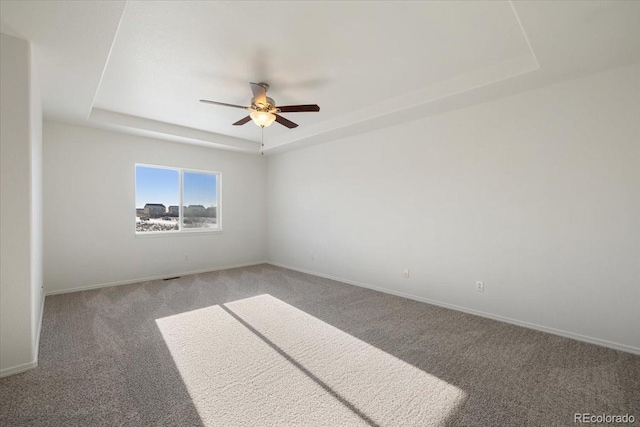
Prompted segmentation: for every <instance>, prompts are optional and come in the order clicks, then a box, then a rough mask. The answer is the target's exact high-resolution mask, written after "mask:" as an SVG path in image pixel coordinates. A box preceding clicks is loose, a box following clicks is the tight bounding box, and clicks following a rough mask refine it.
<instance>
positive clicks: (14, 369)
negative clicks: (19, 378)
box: [0, 359, 38, 378]
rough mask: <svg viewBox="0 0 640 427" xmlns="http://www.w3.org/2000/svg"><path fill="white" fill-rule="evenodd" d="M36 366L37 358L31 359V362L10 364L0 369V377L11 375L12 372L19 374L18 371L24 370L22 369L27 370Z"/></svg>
mask: <svg viewBox="0 0 640 427" xmlns="http://www.w3.org/2000/svg"><path fill="white" fill-rule="evenodd" d="M36 366H38V360H37V359H36V360H34V361H32V362H29V363H24V364H22V365H18V366H12V367H10V368H5V369H3V370H0V378H3V377H8V376H9V375H13V374H19V373H20V372H24V371H28V370H30V369H33V368H35V367H36Z"/></svg>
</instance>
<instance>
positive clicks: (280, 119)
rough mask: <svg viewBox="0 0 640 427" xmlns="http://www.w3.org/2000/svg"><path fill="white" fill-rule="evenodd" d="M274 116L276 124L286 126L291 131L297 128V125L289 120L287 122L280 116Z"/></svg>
mask: <svg viewBox="0 0 640 427" xmlns="http://www.w3.org/2000/svg"><path fill="white" fill-rule="evenodd" d="M275 116H276V122H278V123H280V124H281V125H282V126H286V127H288V128H289V129H293V128H297V127H298V125H297V124H295V123H293V122H292V121H291V120H287V119H285V118H284V117H282V116H279V115H277V114H275Z"/></svg>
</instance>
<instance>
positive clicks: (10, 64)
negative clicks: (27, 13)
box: [0, 34, 42, 376]
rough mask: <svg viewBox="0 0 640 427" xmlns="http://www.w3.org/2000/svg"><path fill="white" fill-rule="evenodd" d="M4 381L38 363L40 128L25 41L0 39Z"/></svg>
mask: <svg viewBox="0 0 640 427" xmlns="http://www.w3.org/2000/svg"><path fill="white" fill-rule="evenodd" d="M0 40H1V42H0V43H1V47H0V82H1V83H0V86H1V88H0V115H1V117H0V122H1V123H2V125H1V126H0V162H1V167H0V182H1V186H2V191H1V192H0V376H4V375H8V374H10V373H14V372H19V371H21V370H25V369H29V368H32V367H34V366H35V365H36V363H37V335H38V330H39V325H40V315H41V301H42V299H41V298H42V296H41V291H40V280H41V272H42V267H41V261H42V255H41V254H42V246H41V244H40V240H39V237H38V236H37V233H38V229H39V221H40V218H41V216H40V214H39V208H40V206H41V197H42V194H41V185H40V183H39V178H40V170H39V168H40V159H41V156H40V153H41V138H40V137H39V129H40V128H41V126H42V110H41V108H40V98H39V92H38V90H37V84H36V82H35V80H33V69H32V66H31V48H30V45H29V43H28V42H27V41H25V40H21V39H18V38H15V37H11V36H8V35H6V34H0Z"/></svg>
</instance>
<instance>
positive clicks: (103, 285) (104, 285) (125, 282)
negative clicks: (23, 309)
mask: <svg viewBox="0 0 640 427" xmlns="http://www.w3.org/2000/svg"><path fill="white" fill-rule="evenodd" d="M266 263H267V262H266V261H257V262H248V263H245V264H236V265H228V266H224V267H216V268H207V269H204V270H195V271H185V272H182V273H172V274H165V275H162V276H154V277H142V278H139V279H132V280H123V281H120V282H110V283H100V284H97V285H89V286H79V287H77V288H69V289H60V290H57V291H51V292H46V293H45V296H49V295H58V294H66V293H69V292H80V291H89V290H91V289H99V288H108V287H110V286H120V285H130V284H132V283H140V282H148V281H151V280H160V279H168V278H170V277H178V276H189V275H191V274H201V273H211V272H213V271H221V270H231V269H232V268H241V267H250V266H252V265H260V264H266Z"/></svg>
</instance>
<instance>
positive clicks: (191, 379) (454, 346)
mask: <svg viewBox="0 0 640 427" xmlns="http://www.w3.org/2000/svg"><path fill="white" fill-rule="evenodd" d="M576 412H589V413H592V414H603V413H604V414H626V413H629V414H633V415H635V418H636V422H635V425H640V421H639V420H638V419H639V418H640V357H638V356H634V355H631V354H627V353H622V352H618V351H614V350H610V349H606V348H602V347H598V346H594V345H590V344H585V343H581V342H577V341H573V340H569V339H565V338H561V337H557V336H553V335H549V334H545V333H541V332H536V331H532V330H528V329H524V328H520V327H516V326H512V325H508V324H504V323H500V322H496V321H492V320H488V319H484V318H480V317H476V316H472V315H468V314H464V313H459V312H456V311H451V310H447V309H443V308H440V307H435V306H431V305H428V304H423V303H419V302H416V301H411V300H407V299H404V298H400V297H395V296H391V295H386V294H382V293H379V292H375V291H371V290H367V289H362V288H358V287H354V286H350V285H346V284H342V283H338V282H334V281H331V280H326V279H321V278H317V277H314V276H309V275H305V274H302V273H297V272H293V271H289V270H285V269H281V268H277V267H273V266H269V265H260V266H254V267H246V268H240V269H234V270H226V271H220V272H213V273H206V274H199V275H195V276H186V277H183V278H180V279H175V280H171V281H162V280H159V281H152V282H143V283H138V284H133V285H126V286H117V287H111V288H102V289H98V290H93V291H84V292H77V293H71V294H63V295H57V296H49V297H47V298H46V302H45V311H44V321H43V329H42V336H41V342H40V355H39V366H38V368H37V369H34V370H32V371H28V372H25V373H22V374H17V375H13V376H10V377H7V378H3V379H0V425H2V426H18V425H20V426H23V425H48V426H54V425H64V426H73V425H78V426H80V425H81V426H87V425H180V426H184V425H194V426H195V425H207V426H215V425H219V426H232V425H247V426H260V425H278V426H283V425H300V426H302V425H304V426H307V425H309V426H311V425H328V426H329V425H331V426H347V425H365V426H367V425H370V426H396V425H420V426H427V425H451V426H494V425H505V426H526V425H531V426H556V425H575V424H574V422H573V414H574V413H576Z"/></svg>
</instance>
